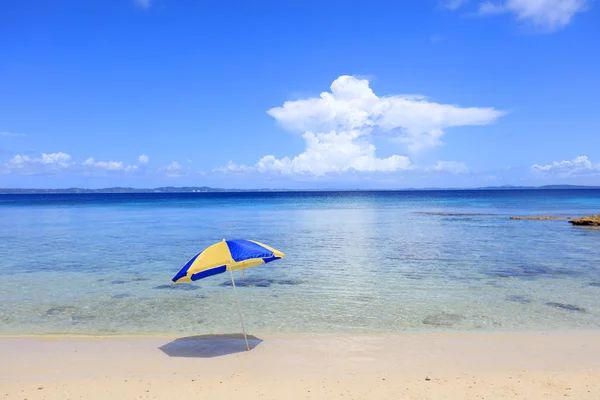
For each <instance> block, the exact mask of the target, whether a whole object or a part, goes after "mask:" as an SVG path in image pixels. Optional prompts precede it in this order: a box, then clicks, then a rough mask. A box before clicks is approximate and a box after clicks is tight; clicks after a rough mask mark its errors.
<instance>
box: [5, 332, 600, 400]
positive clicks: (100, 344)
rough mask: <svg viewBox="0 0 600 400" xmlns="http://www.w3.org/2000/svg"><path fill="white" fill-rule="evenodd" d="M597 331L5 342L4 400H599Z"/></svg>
mask: <svg viewBox="0 0 600 400" xmlns="http://www.w3.org/2000/svg"><path fill="white" fill-rule="evenodd" d="M598 339H600V332H598V331H593V330H586V331H569V332H551V333H543V332H535V333H533V332H529V333H421V332H415V333H403V334H395V335H371V336H330V335H322V336H316V335H310V336H308V335H307V336H268V337H260V338H255V337H251V341H250V342H251V346H252V347H253V348H252V350H251V351H250V352H246V351H243V350H244V344H243V340H242V339H241V338H240V337H236V336H233V337H232V336H198V337H189V338H173V337H170V338H169V337H131V336H129V337H58V336H57V337H4V338H1V339H0V358H1V360H2V362H1V363H0V398H1V399H11V400H12V399H28V400H34V399H48V400H52V399H61V400H64V399H107V398H115V399H174V398H177V399H283V398H285V399H332V398H342V399H367V398H369V399H432V400H434V399H451V400H454V399H456V400H458V399H528V400H532V399H559V398H560V399H563V398H564V397H571V398H574V399H598V398H600V340H598Z"/></svg>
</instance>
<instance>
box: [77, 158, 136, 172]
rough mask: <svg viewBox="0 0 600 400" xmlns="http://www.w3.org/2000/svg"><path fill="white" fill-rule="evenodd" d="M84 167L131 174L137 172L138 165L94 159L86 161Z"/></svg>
mask: <svg viewBox="0 0 600 400" xmlns="http://www.w3.org/2000/svg"><path fill="white" fill-rule="evenodd" d="M82 165H83V166H84V167H88V168H94V169H99V170H103V171H123V172H131V171H135V170H137V169H138V168H139V167H138V166H137V165H125V164H124V163H123V161H96V160H94V159H93V158H92V157H90V158H88V159H87V160H85V161H84V162H83V164H82Z"/></svg>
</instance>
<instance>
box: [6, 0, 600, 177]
mask: <svg viewBox="0 0 600 400" xmlns="http://www.w3.org/2000/svg"><path fill="white" fill-rule="evenodd" d="M598 37H600V9H599V6H598V4H596V2H595V1H592V0H590V1H585V0H497V1H494V2H485V1H481V0H463V1H460V0H451V1H445V2H444V1H434V0H432V1H428V0H424V1H410V2H409V1H377V0H376V1H369V2H366V1H344V2H342V1H334V0H331V1H327V2H322V1H302V2H288V1H259V2H249V1H226V0H221V1H183V0H152V1H149V0H146V1H141V0H138V1H134V0H103V1H100V0H96V1H93V0H90V1H85V2H82V1H79V0H70V1H69V0H62V1H52V2H44V1H39V0H38V1H30V0H20V1H4V2H1V3H0V42H1V43H2V46H1V47H0V93H1V95H0V187H70V186H80V187H91V188H94V187H106V186H134V187H154V186H163V185H173V186H184V185H194V186H196V185H197V186H201V185H208V186H215V187H239V188H263V187H272V188H277V187H279V188H406V187H433V186H435V187H457V186H459V187H474V186H487V185H505V184H514V185H543V184H553V183H572V184H590V185H591V184H595V185H600V112H599V111H600V100H599V96H598V93H600V74H599V73H598V65H600V47H599V46H598V45H597V38H598Z"/></svg>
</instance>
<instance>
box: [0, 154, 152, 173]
mask: <svg viewBox="0 0 600 400" xmlns="http://www.w3.org/2000/svg"><path fill="white" fill-rule="evenodd" d="M140 157H141V156H140ZM142 165H143V163H139V164H133V165H126V164H125V163H124V162H123V161H96V160H95V159H94V158H93V157H90V158H88V159H86V160H85V161H83V162H76V161H73V160H72V157H71V155H70V154H67V153H63V152H57V153H42V155H41V156H39V157H30V156H28V155H22V154H17V155H15V156H14V157H12V158H11V159H9V160H8V161H7V162H6V163H4V164H0V172H1V173H4V174H16V175H38V174H58V173H63V172H70V173H75V174H90V173H95V172H134V171H137V170H138V169H139V168H141V166H142Z"/></svg>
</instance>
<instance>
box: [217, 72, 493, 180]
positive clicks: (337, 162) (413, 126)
mask: <svg viewBox="0 0 600 400" xmlns="http://www.w3.org/2000/svg"><path fill="white" fill-rule="evenodd" d="M268 114H269V115H271V116H272V117H273V118H275V119H276V120H277V122H278V123H279V124H280V125H281V126H283V127H284V128H286V129H289V130H292V131H299V132H301V133H302V137H303V138H304V141H305V143H306V148H305V150H304V152H302V153H301V154H299V155H297V156H295V157H284V158H280V159H278V158H276V157H275V156H273V155H267V156H264V157H262V158H261V159H260V160H259V161H258V163H256V165H255V166H254V167H252V168H254V169H256V170H258V171H260V172H269V171H271V172H273V171H276V172H280V173H283V174H295V173H306V174H312V175H318V176H320V175H325V174H327V173H340V172H346V171H361V172H362V171H365V172H378V171H379V172H394V171H399V170H406V169H411V168H412V166H411V163H410V160H409V158H408V157H406V156H404V155H392V156H390V157H387V158H378V157H377V156H376V148H375V145H374V144H373V143H372V137H373V136H374V135H378V134H385V135H386V136H388V137H393V138H395V139H396V140H397V141H400V142H401V143H403V144H404V145H405V146H406V148H407V149H408V151H411V152H418V151H422V150H426V149H428V148H431V147H434V146H439V145H441V144H442V141H441V138H442V136H443V135H444V133H445V132H444V129H446V128H451V127H456V126H468V125H487V124H490V123H492V122H494V121H495V120H496V119H498V118H499V117H501V116H502V115H504V112H502V111H498V110H496V109H493V108H475V107H471V108H462V107H459V106H456V105H451V104H439V103H435V102H432V101H429V100H428V99H427V98H426V97H424V96H415V95H410V96H406V95H402V96H388V97H378V96H377V95H375V93H374V92H373V90H372V89H371V88H370V86H369V81H367V80H366V79H358V78H355V77H353V76H340V77H339V78H337V79H336V80H335V81H334V82H333V83H332V84H331V91H330V92H323V93H321V95H320V96H319V97H315V98H309V99H305V100H297V101H286V102H285V103H284V104H283V106H281V107H275V108H272V109H270V110H268ZM236 167H237V170H240V169H244V168H245V169H247V168H250V167H246V166H237V165H236V164H234V163H231V164H230V165H228V167H227V168H225V170H233V169H235V168H236Z"/></svg>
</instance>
